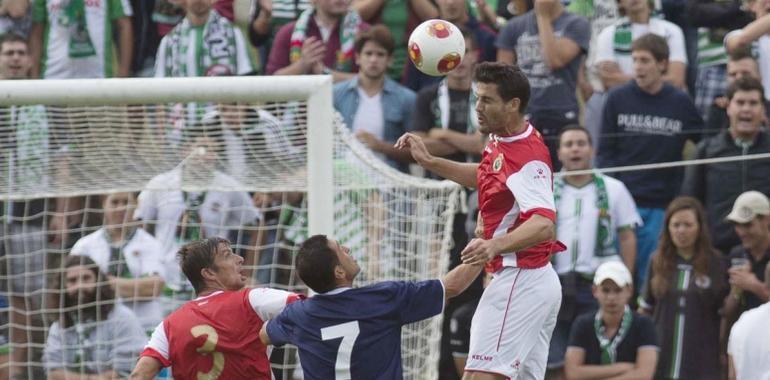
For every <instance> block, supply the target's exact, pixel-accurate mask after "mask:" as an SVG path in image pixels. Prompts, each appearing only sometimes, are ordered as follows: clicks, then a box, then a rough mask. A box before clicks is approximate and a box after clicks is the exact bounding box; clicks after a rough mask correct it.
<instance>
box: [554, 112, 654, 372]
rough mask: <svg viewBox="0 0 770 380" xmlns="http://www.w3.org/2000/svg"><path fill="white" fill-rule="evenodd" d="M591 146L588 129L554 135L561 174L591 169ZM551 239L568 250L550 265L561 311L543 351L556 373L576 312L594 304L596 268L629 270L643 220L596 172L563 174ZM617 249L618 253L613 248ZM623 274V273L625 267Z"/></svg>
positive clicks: (625, 195)
mask: <svg viewBox="0 0 770 380" xmlns="http://www.w3.org/2000/svg"><path fill="white" fill-rule="evenodd" d="M592 156H593V146H592V142H591V136H589V134H588V131H587V130H586V129H585V128H583V127H580V126H577V125H574V126H567V127H565V128H564V129H563V130H562V131H561V134H560V135H559V160H560V161H561V163H562V174H569V172H570V171H574V170H586V169H590V168H591V167H592V165H591V157H592ZM553 191H554V198H555V202H556V203H555V205H556V210H557V211H558V212H557V213H556V217H557V219H556V233H557V235H556V237H557V239H558V240H559V241H561V242H564V243H565V245H566V246H567V251H566V252H565V254H559V255H555V256H554V257H553V260H552V263H553V264H554V269H555V270H556V273H558V274H559V280H560V281H561V287H562V298H561V309H560V310H559V317H558V320H557V321H556V328H555V329H554V332H553V336H552V337H551V346H550V349H549V353H548V368H549V371H550V372H561V369H562V367H563V366H564V353H565V351H566V350H567V340H568V339H569V335H570V328H571V326H573V322H574V321H575V318H576V317H578V316H579V315H581V314H584V313H589V312H594V311H596V308H597V307H598V305H597V304H596V300H595V299H594V297H593V296H592V295H591V284H592V283H593V282H592V281H593V278H594V272H595V271H596V268H597V267H598V266H599V265H600V264H602V263H605V262H609V261H616V262H621V260H622V262H623V263H625V265H626V266H627V267H628V268H633V267H634V263H635V260H636V234H635V233H634V230H635V229H636V226H639V225H641V223H642V218H641V217H640V216H639V213H637V211H636V204H635V203H634V199H633V198H632V197H631V193H629V192H628V189H626V186H625V185H623V183H622V182H620V181H618V180H616V179H615V178H612V177H609V176H606V175H603V174H601V173H598V172H597V173H594V174H582V175H564V176H561V177H556V178H555V179H554V186H553ZM618 247H619V248H620V249H618ZM626 271H627V269H626Z"/></svg>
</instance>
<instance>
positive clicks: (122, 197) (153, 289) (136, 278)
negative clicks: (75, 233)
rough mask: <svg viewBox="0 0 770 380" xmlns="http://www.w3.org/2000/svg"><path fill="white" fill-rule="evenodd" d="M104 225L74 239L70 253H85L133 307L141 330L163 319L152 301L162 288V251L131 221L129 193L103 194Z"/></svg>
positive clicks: (132, 201)
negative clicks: (75, 240)
mask: <svg viewBox="0 0 770 380" xmlns="http://www.w3.org/2000/svg"><path fill="white" fill-rule="evenodd" d="M102 207H103V210H104V227H102V228H100V229H98V230H96V231H95V232H92V233H90V234H88V235H86V236H84V237H82V238H81V239H80V240H78V241H77V242H75V245H74V246H73V247H72V251H71V252H70V254H71V255H83V256H88V257H89V258H90V259H92V260H93V261H94V262H95V263H96V264H97V265H98V266H99V270H101V271H102V273H104V274H106V275H107V277H108V279H109V281H110V284H111V285H112V286H113V289H114V291H115V293H116V294H115V295H116V296H117V297H118V298H120V300H121V301H122V303H123V304H124V305H126V306H128V307H129V308H131V309H133V311H134V313H135V314H136V315H137V316H138V317H139V322H140V323H141V325H142V328H143V329H144V330H145V331H148V332H151V331H152V330H153V329H154V328H155V326H157V325H158V323H160V321H161V320H163V313H162V311H161V308H160V304H159V303H158V301H157V300H155V299H156V298H157V297H158V296H159V295H160V292H161V290H162V289H163V279H162V278H161V275H164V274H165V270H164V269H163V260H164V258H165V252H164V251H163V247H162V246H161V244H160V242H158V241H157V240H155V238H154V237H153V236H152V235H150V234H149V233H147V231H145V230H144V229H142V228H141V227H137V226H136V223H133V224H132V221H133V215H134V210H135V209H136V198H135V197H134V194H133V193H115V194H110V195H107V196H104V199H103V203H102Z"/></svg>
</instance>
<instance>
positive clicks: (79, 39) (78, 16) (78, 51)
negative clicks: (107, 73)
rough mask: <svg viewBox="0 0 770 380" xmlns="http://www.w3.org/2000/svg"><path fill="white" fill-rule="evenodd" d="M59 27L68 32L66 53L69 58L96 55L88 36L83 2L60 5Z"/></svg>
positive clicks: (72, 1)
mask: <svg viewBox="0 0 770 380" xmlns="http://www.w3.org/2000/svg"><path fill="white" fill-rule="evenodd" d="M57 21H58V22H59V25H61V26H63V27H65V28H67V29H68V30H69V37H70V39H69V44H68V53H69V56H70V58H85V57H91V56H94V55H96V49H94V44H93V42H91V36H90V35H89V34H88V23H87V22H86V4H85V1H84V0H69V1H67V2H65V3H64V4H62V12H61V13H60V14H59V17H58V20H57Z"/></svg>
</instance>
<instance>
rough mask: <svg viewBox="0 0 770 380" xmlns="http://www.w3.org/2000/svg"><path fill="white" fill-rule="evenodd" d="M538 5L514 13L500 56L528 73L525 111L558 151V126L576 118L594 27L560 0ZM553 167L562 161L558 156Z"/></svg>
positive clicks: (553, 154) (553, 153)
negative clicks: (583, 66) (579, 86)
mask: <svg viewBox="0 0 770 380" xmlns="http://www.w3.org/2000/svg"><path fill="white" fill-rule="evenodd" d="M534 5H535V7H534V9H533V10H531V11H529V12H527V13H526V14H524V15H523V16H522V17H515V18H513V19H511V20H510V21H508V24H506V25H505V27H504V28H503V29H502V30H501V31H500V34H499V35H498V36H497V48H498V50H497V60H498V61H501V62H505V63H509V64H517V65H518V66H519V67H520V68H521V71H523V72H524V74H525V75H526V76H527V78H528V79H529V84H530V87H531V95H530V98H529V107H528V108H527V110H526V112H527V115H528V116H529V121H530V122H531V123H532V126H534V127H535V128H537V129H538V130H539V131H540V133H542V134H543V138H544V139H545V141H546V144H547V145H548V150H549V152H550V153H551V157H552V158H554V157H556V146H557V142H558V141H557V139H558V135H559V131H561V129H562V128H563V127H564V126H565V125H569V124H575V123H577V117H578V111H579V110H578V101H577V96H576V93H575V91H576V89H577V78H578V70H579V68H580V63H581V61H582V60H583V56H584V55H585V54H586V52H587V51H588V42H589V39H590V38H591V30H590V26H589V25H588V21H586V20H585V19H584V18H582V17H580V16H577V15H574V14H572V13H569V12H567V11H565V10H564V6H563V5H562V3H561V2H560V1H554V0H535V4H534ZM554 168H555V169H556V170H558V169H559V164H558V163H557V162H556V161H555V160H554Z"/></svg>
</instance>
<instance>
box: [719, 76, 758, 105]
mask: <svg viewBox="0 0 770 380" xmlns="http://www.w3.org/2000/svg"><path fill="white" fill-rule="evenodd" d="M738 91H745V92H748V91H757V92H759V98H760V99H761V100H762V102H763V103H764V101H765V88H764V87H763V86H762V82H760V81H759V79H756V78H751V77H742V78H738V79H736V80H735V81H734V82H733V83H732V84H730V85H729V86H728V87H727V93H726V94H725V95H726V96H727V100H732V99H733V96H735V93H736V92H738Z"/></svg>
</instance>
